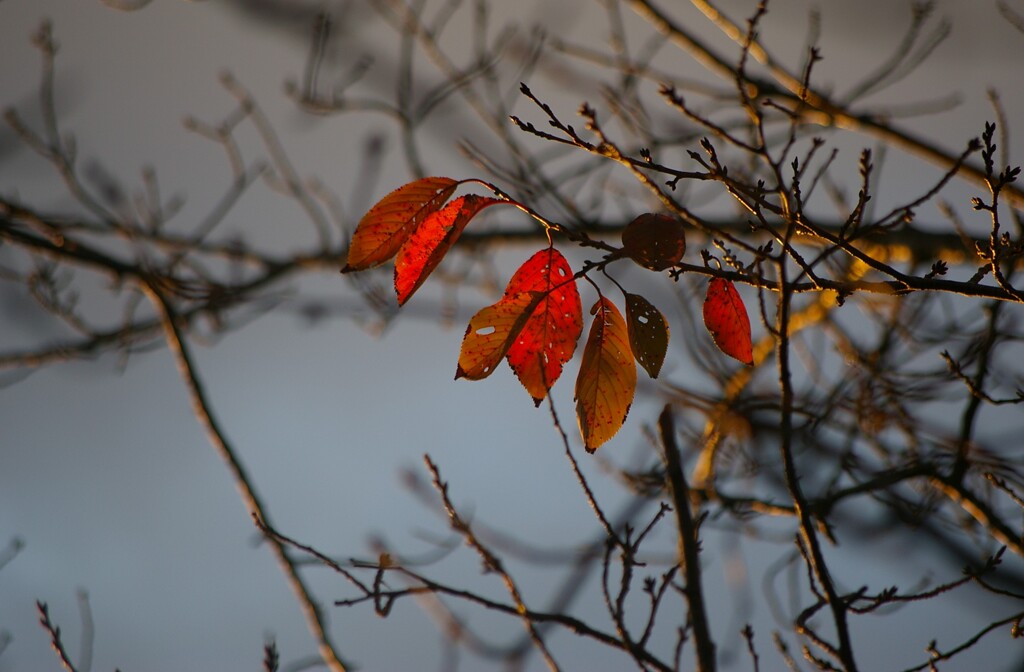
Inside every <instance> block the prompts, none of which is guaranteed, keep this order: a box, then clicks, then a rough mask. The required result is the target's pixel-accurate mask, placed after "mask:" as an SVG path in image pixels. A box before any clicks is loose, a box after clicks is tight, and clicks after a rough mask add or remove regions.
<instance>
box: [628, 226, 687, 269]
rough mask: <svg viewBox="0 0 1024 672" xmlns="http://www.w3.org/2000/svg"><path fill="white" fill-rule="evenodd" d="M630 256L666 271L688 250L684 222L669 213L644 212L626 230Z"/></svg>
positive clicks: (648, 266) (643, 264) (639, 262)
mask: <svg viewBox="0 0 1024 672" xmlns="http://www.w3.org/2000/svg"><path fill="white" fill-rule="evenodd" d="M622 249H623V251H624V252H625V253H626V256H627V257H629V258H630V259H632V260H633V261H635V262H636V263H638V264H640V265H641V266H643V267H644V268H649V269H651V270H652V271H664V270H665V269H667V268H671V267H673V266H675V265H676V264H677V263H679V260H680V259H682V258H683V253H684V252H686V232H685V231H684V230H683V223H682V222H680V221H679V220H678V219H676V218H675V217H669V216H668V215H655V214H652V213H648V214H646V215H640V216H639V217H637V218H636V219H634V220H633V221H632V222H630V223H629V224H628V225H627V226H626V228H625V229H623V230H622Z"/></svg>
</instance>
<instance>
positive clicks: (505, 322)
mask: <svg viewBox="0 0 1024 672" xmlns="http://www.w3.org/2000/svg"><path fill="white" fill-rule="evenodd" d="M541 298H542V297H541V295H540V294H530V293H527V292H524V293H520V294H513V295H508V294H506V295H505V296H503V297H502V298H501V300H500V301H498V302H497V303H495V304H494V305H491V306H487V307H486V308H482V309H481V310H479V311H477V313H476V315H474V316H473V317H472V319H470V320H469V325H468V326H467V327H466V335H465V336H463V338H462V349H461V350H460V351H459V364H458V367H457V368H456V369H455V379H456V380H458V379H459V378H468V379H469V380H480V379H482V378H486V377H487V376H489V375H491V374H492V373H493V372H494V369H495V368H496V367H497V366H498V364H500V363H501V359H502V358H503V357H504V356H505V355H506V354H507V353H508V349H509V348H510V347H511V346H512V344H513V343H514V342H515V339H516V336H517V335H518V334H519V332H520V331H522V329H523V326H524V325H525V324H526V321H527V320H528V319H529V318H530V315H531V314H533V310H534V309H535V308H536V307H537V304H538V303H540V301H541Z"/></svg>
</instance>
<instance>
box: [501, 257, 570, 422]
mask: <svg viewBox="0 0 1024 672" xmlns="http://www.w3.org/2000/svg"><path fill="white" fill-rule="evenodd" d="M522 292H529V293H531V294H534V293H541V294H542V298H541V300H540V303H539V304H538V305H537V307H536V308H535V309H534V310H533V311H532V314H531V315H530V317H529V319H528V320H527V321H526V324H525V325H524V326H523V329H522V331H520V332H519V335H518V337H517V338H516V339H515V342H514V343H513V344H512V346H511V347H510V348H509V350H508V364H509V366H510V367H512V371H514V372H515V374H516V377H517V378H519V382H521V383H522V384H523V387H525V388H526V391H527V392H529V393H530V396H531V397H533V402H534V404H535V405H538V406H539V405H540V402H541V401H542V400H543V399H544V397H545V396H547V393H548V390H549V389H551V387H552V386H553V385H554V384H555V381H556V380H558V378H559V376H561V375H562V367H563V366H564V365H565V363H566V362H568V361H569V360H570V359H572V355H573V353H574V352H575V351H576V342H577V341H578V340H579V338H580V334H581V333H582V332H583V307H582V305H581V304H580V293H579V290H578V289H577V288H576V282H575V281H574V280H573V278H572V269H571V268H570V267H569V262H567V261H566V260H565V257H563V256H562V254H561V253H560V252H559V251H558V250H556V249H555V248H553V247H549V248H546V249H543V250H541V251H540V252H537V253H536V254H534V255H533V256H532V257H530V258H529V259H528V260H527V261H526V263H524V264H523V265H522V266H520V267H519V270H517V271H516V273H515V275H513V276H512V279H511V280H509V283H508V287H507V288H506V289H505V296H506V297H508V296H509V295H514V294H518V293H522Z"/></svg>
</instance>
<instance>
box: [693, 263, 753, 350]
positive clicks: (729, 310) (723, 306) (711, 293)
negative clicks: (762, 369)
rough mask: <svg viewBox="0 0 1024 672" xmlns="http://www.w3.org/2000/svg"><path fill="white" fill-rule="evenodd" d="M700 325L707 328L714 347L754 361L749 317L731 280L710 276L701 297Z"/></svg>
mask: <svg viewBox="0 0 1024 672" xmlns="http://www.w3.org/2000/svg"><path fill="white" fill-rule="evenodd" d="M704 326H706V327H707V328H708V331H710V332H711V337H712V338H714V339H715V345H717V346H718V349H719V350H721V351H722V352H724V353H725V354H727V355H729V356H730V357H732V358H734V359H738V360H739V361H741V362H743V363H744V364H746V365H747V366H753V365H754V347H753V343H752V342H751V339H750V318H748V317H747V308H746V306H744V305H743V299H741V298H740V294H739V292H737V291H736V288H735V287H734V286H733V284H732V282H730V281H729V280H725V279H723V278H712V279H711V282H710V283H708V295H707V297H706V298H705V299H704Z"/></svg>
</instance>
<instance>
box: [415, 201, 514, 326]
mask: <svg viewBox="0 0 1024 672" xmlns="http://www.w3.org/2000/svg"><path fill="white" fill-rule="evenodd" d="M504 202H505V201H502V200H499V199H496V198H486V197H484V196H474V195H472V194H470V195H468V196H460V197H459V198H456V199H455V200H453V201H452V202H451V203H449V204H448V205H446V206H444V208H442V209H440V210H438V211H437V212H432V213H430V214H429V215H427V217H426V218H425V219H424V220H423V222H422V223H421V224H420V225H419V226H418V227H417V228H416V230H415V231H413V232H412V235H411V236H409V239H408V240H407V241H405V244H403V245H402V248H401V249H400V250H398V258H397V259H396V260H395V293H396V294H397V295H398V305H400V306H401V305H404V304H405V302H406V301H408V300H409V298H410V297H411V296H412V295H413V294H414V293H415V292H416V290H417V289H419V288H420V286H421V285H422V284H423V281H424V280H426V279H427V276H429V275H430V274H431V273H433V271H434V269H435V268H437V265H438V264H440V263H441V259H443V258H444V255H445V254H447V253H448V250H450V249H451V247H452V245H454V244H455V241H456V240H458V239H459V236H461V235H462V231H463V229H465V228H466V225H467V224H469V220H471V219H473V217H475V216H476V215H477V213H479V212H480V211H481V210H483V209H484V208H486V207H488V206H491V205H494V204H496V203H504Z"/></svg>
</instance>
